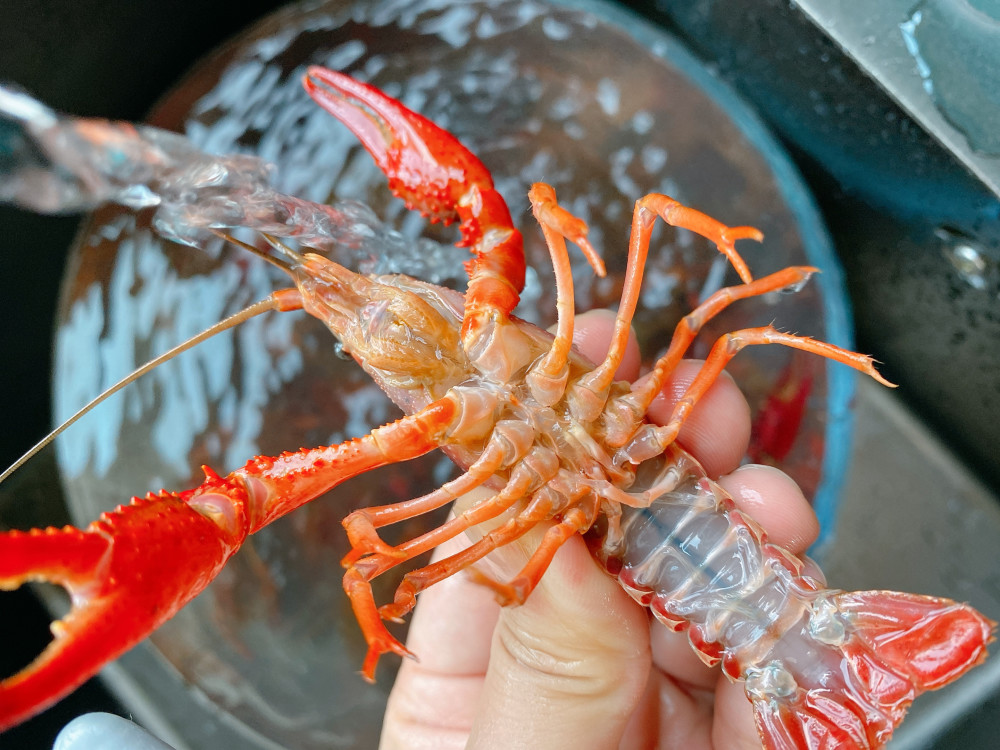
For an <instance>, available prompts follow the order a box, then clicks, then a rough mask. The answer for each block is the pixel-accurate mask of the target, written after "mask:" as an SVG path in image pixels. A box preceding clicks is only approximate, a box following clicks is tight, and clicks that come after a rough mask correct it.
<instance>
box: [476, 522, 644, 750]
mask: <svg viewBox="0 0 1000 750" xmlns="http://www.w3.org/2000/svg"><path fill="white" fill-rule="evenodd" d="M544 530H545V528H544V527H540V528H537V529H535V530H533V531H532V533H530V534H529V535H527V536H526V537H525V538H524V539H522V540H519V541H518V543H516V544H512V545H509V546H507V547H504V548H502V549H500V550H497V551H496V552H494V553H493V554H492V555H491V556H490V562H489V563H488V564H487V565H485V566H483V571H484V572H486V573H487V574H489V575H490V576H491V577H495V578H496V579H497V580H498V581H502V582H506V581H507V580H510V579H512V578H513V577H514V576H515V575H516V574H517V572H518V571H519V570H520V568H521V567H522V566H523V565H524V563H526V562H527V560H528V557H529V556H530V553H531V551H532V550H533V549H534V548H535V546H536V545H537V543H538V542H539V541H540V540H541V537H542V534H543V533H544ZM650 663H651V658H650V645H649V620H648V618H647V616H646V613H645V611H644V610H642V609H641V608H640V607H639V606H638V605H636V604H635V603H634V602H633V601H632V600H631V599H629V597H628V596H627V595H626V594H625V592H624V591H623V590H622V589H621V587H619V586H618V585H616V584H615V582H614V581H613V580H612V579H611V578H610V577H609V576H608V575H607V574H606V573H604V572H603V571H602V570H601V569H600V568H599V567H598V564H597V563H596V562H595V561H594V560H593V558H592V557H591V556H590V553H589V552H588V550H587V547H586V544H585V543H584V541H583V539H582V538H581V537H579V536H574V537H572V538H570V539H569V540H568V541H567V542H566V544H564V545H563V547H562V548H561V549H560V550H559V552H558V553H557V554H556V556H555V558H554V559H553V561H552V564H551V565H550V566H549V569H548V570H547V571H546V573H545V575H544V576H543V577H542V579H541V581H540V582H539V584H538V586H537V588H536V589H535V591H534V592H533V593H532V594H531V595H530V596H529V597H528V599H527V601H526V602H525V603H524V604H522V605H520V606H513V607H505V608H504V609H503V610H502V612H501V615H500V619H499V622H498V624H497V627H496V630H495V631H494V634H493V644H492V648H491V651H490V661H489V667H488V669H487V673H486V679H485V684H484V687H483V693H482V698H481V700H480V704H479V711H478V714H477V718H476V720H475V723H474V724H473V728H472V733H471V737H470V740H469V744H468V747H469V748H508V747H552V748H555V747H573V748H574V750H583V748H617V747H618V743H619V741H620V739H621V737H622V735H623V733H624V731H625V726H626V724H627V722H628V719H629V717H630V715H631V714H632V713H633V711H635V709H636V707H637V706H638V704H639V701H640V699H641V697H642V695H643V691H644V688H645V686H646V680H647V677H648V673H649V669H650Z"/></svg>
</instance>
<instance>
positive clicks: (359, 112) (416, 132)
mask: <svg viewBox="0 0 1000 750" xmlns="http://www.w3.org/2000/svg"><path fill="white" fill-rule="evenodd" d="M304 83H305V87H306V91H308V92H309V95H310V96H312V98H313V99H314V100H315V101H316V102H317V103H318V104H319V105H320V106H321V107H323V108H324V109H325V110H327V111H328V112H329V113H330V114H332V115H333V116H334V117H336V118H337V119H338V120H340V121H341V122H342V123H343V124H344V125H346V126H347V127H348V128H350V130H351V132H352V133H354V135H355V136H356V137H357V138H358V140H359V141H361V143H362V145H364V147H365V148H366V149H367V150H368V153H370V154H371V155H372V158H374V159H375V163H376V164H377V165H378V166H379V168H380V169H381V170H382V171H383V172H384V173H385V175H386V176H387V177H388V180H389V189H390V190H392V192H393V194H394V195H396V196H397V197H399V198H402V199H403V200H404V201H405V202H406V206H407V208H411V209H416V210H418V211H420V212H421V213H422V214H423V215H425V216H427V217H429V218H430V219H431V221H443V222H445V223H450V222H452V221H455V220H458V221H459V222H460V224H459V228H460V229H461V232H462V242H461V243H460V244H461V245H462V246H467V247H469V248H470V249H471V250H472V254H473V259H472V261H471V262H470V263H469V264H468V266H467V271H468V275H469V286H468V289H467V291H466V305H465V318H464V323H463V327H462V337H463V339H464V340H469V339H468V334H470V332H472V335H473V336H474V335H475V330H476V328H477V326H481V325H482V323H481V316H484V315H485V316H490V315H492V316H494V319H495V318H496V317H506V316H507V315H509V314H510V312H511V311H512V310H513V309H514V308H515V307H516V306H517V303H518V300H519V298H520V294H521V290H522V289H523V288H524V247H523V241H522V239H521V233H520V232H518V231H517V229H515V228H514V222H513V221H512V220H511V216H510V209H509V208H508V207H507V202H506V201H505V200H504V199H503V196H501V195H500V193H498V192H497V191H496V189H494V187H493V178H492V176H491V175H490V172H489V170H488V169H486V167H485V166H483V163H482V162H481V161H479V159H478V158H476V156H475V155H473V154H472V153H471V152H470V151H469V150H468V149H467V148H465V147H464V146H463V145H462V144H461V143H460V142H459V140H458V139H457V138H455V136H453V135H452V134H451V133H449V132H447V131H445V130H442V129H441V128H440V127H438V126H437V125H435V124H434V123H432V122H431V121H430V120H428V119H427V118H425V117H423V116H422V115H419V114H417V113H416V112H413V111H411V110H409V109H407V108H406V107H404V106H403V105H402V104H400V103H399V102H398V101H396V100H395V99H392V98H391V97H389V96H386V95H385V94H383V93H382V92H381V91H379V90H378V89H376V88H375V87H374V86H369V85H368V84H365V83H361V82H359V81H355V80H354V79H353V78H350V77H348V76H346V75H344V74H343V73H338V72H336V71H333V70H327V69H326V68H321V67H317V66H314V67H311V68H309V71H308V72H307V74H306V77H305V81H304Z"/></svg>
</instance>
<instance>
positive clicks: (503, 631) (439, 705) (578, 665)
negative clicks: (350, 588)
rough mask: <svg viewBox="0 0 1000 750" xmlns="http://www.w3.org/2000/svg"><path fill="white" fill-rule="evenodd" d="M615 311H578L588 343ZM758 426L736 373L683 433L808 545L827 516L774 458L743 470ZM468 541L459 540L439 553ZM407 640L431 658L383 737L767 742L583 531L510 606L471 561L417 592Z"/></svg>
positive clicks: (402, 740) (732, 689)
mask: <svg viewBox="0 0 1000 750" xmlns="http://www.w3.org/2000/svg"><path fill="white" fill-rule="evenodd" d="M611 320H612V319H611V318H609V317H608V316H606V315H596V316H595V315H593V314H591V315H587V316H580V317H579V318H578V319H577V329H578V335H577V336H576V337H575V340H576V344H577V346H578V348H580V349H581V351H583V353H584V354H586V355H587V356H589V357H590V358H591V359H592V360H594V361H599V360H600V359H602V358H603V356H604V352H605V351H606V349H607V342H608V338H609V335H610V329H611ZM638 367H639V356H638V349H637V347H636V346H635V345H634V341H633V342H630V351H629V355H628V356H627V357H626V361H625V362H624V363H623V365H622V368H621V369H620V370H619V376H620V377H622V378H625V379H629V380H631V379H633V378H634V377H635V375H636V374H637V372H638ZM697 369H698V365H697V363H693V362H685V363H683V364H682V366H681V367H679V368H678V371H677V372H676V373H675V376H674V377H673V378H672V379H671V381H670V383H669V384H668V385H667V387H666V388H665V389H664V396H662V397H661V398H659V399H658V400H657V401H656V402H655V403H654V404H653V407H652V408H651V409H650V412H649V416H650V418H651V419H652V420H653V421H657V422H661V423H662V422H664V421H666V419H668V418H669V415H670V411H671V408H672V403H673V401H675V400H676V399H677V398H678V397H679V396H680V394H681V393H682V392H683V391H684V388H685V387H686V385H687V384H688V383H689V382H690V381H691V380H692V379H693V377H694V375H695V373H696V372H697ZM749 433H750V416H749V408H748V407H747V404H746V401H745V400H744V398H743V396H742V394H741V393H740V392H739V389H738V388H737V387H736V385H735V384H734V383H733V381H732V380H731V379H729V378H728V376H726V377H723V378H720V380H719V381H718V382H717V383H716V384H715V385H714V386H713V387H712V389H711V390H710V391H709V392H708V394H706V396H705V397H704V399H702V401H701V402H700V403H699V405H698V407H697V408H696V409H695V410H694V411H693V413H692V415H691V417H690V419H689V420H688V421H687V422H686V423H685V425H684V427H683V429H682V430H681V432H680V435H679V437H678V441H679V442H680V443H681V444H682V445H683V446H684V447H685V448H686V449H687V450H688V451H690V452H691V453H692V454H693V455H694V456H695V457H696V458H698V460H699V461H701V463H702V465H703V466H704V467H705V470H706V472H707V473H708V475H709V476H711V477H713V478H714V477H718V482H719V484H721V485H722V486H723V488H725V489H726V490H727V491H728V492H729V493H730V494H731V495H732V496H733V499H734V501H735V502H736V504H737V505H738V506H739V507H740V508H741V509H742V510H744V511H746V512H748V514H749V515H751V516H753V518H754V519H756V520H757V522H758V523H760V524H761V525H762V526H763V527H764V528H765V529H766V530H767V533H768V536H769V538H770V540H771V541H772V542H774V543H776V544H778V545H780V546H782V547H784V548H786V549H788V550H789V551H791V552H793V553H795V554H802V553H803V552H804V551H805V550H806V548H808V546H809V545H810V544H811V543H812V542H813V541H814V540H815V538H816V536H817V534H818V531H819V527H818V523H817V521H816V517H815V515H814V514H813V513H812V510H811V508H810V507H809V505H808V503H807V502H806V500H805V498H804V497H803V496H802V493H801V491H800V490H799V489H798V487H797V486H796V485H795V484H794V482H792V480H791V479H789V478H788V477H787V476H786V475H784V474H782V473H781V472H779V471H777V470H775V469H771V468H768V467H763V466H747V467H743V468H740V469H737V468H736V467H737V466H738V465H739V462H740V459H741V458H742V456H743V455H744V453H745V451H746V447H747V442H748V440H749ZM734 470H735V471H734ZM730 472H731V473H730ZM476 499H481V498H475V497H473V498H468V499H463V500H464V501H465V502H468V503H470V504H471V503H472V502H475V500H476ZM460 502H462V501H460ZM542 533H543V530H542V529H536V530H534V531H533V532H532V533H531V534H529V535H527V536H526V537H525V538H524V539H523V540H521V541H520V542H518V543H516V544H513V545H509V546H508V547H505V548H503V549H501V550H498V551H497V552H496V553H494V554H493V555H491V557H490V561H489V565H490V568H489V569H488V570H487V572H488V573H489V574H490V575H491V576H493V577H494V578H496V579H498V580H501V581H502V580H506V579H509V578H511V577H512V576H513V575H514V574H516V573H517V571H518V570H519V569H520V568H521V566H522V565H523V564H524V563H525V562H526V561H527V559H528V556H529V555H530V552H531V550H532V549H533V548H534V546H535V545H536V544H537V543H538V541H539V539H540V535H541V534H542ZM461 546H462V543H460V542H457V541H456V542H452V543H449V544H448V545H444V546H442V547H441V548H440V549H438V550H437V551H436V553H435V556H436V558H438V559H439V558H441V557H444V556H447V555H449V554H453V553H454V552H456V551H458V549H460V548H461ZM811 572H812V574H814V575H817V576H818V575H819V572H818V570H814V571H811ZM407 645H408V647H409V649H410V650H411V651H412V652H414V653H416V654H418V655H419V656H420V661H419V662H417V661H405V662H404V663H403V665H402V667H401V669H400V672H399V676H398V677H397V679H396V684H395V686H394V687H393V691H392V694H391V696H390V698H389V705H388V708H387V710H386V716H385V722H384V725H383V730H382V743H381V747H382V749H383V750H394V749H396V748H408V749H419V748H461V747H469V748H510V747H538V748H572V749H573V750H584V749H585V748H619V747H620V748H635V747H642V748H648V747H655V748H661V749H662V750H666V749H667V748H695V749H697V748H705V749H708V748H715V749H716V750H737V749H743V748H759V747H760V740H759V739H758V737H757V732H756V729H755V727H754V721H753V714H752V710H751V706H750V703H749V702H748V701H747V699H746V697H745V695H744V692H743V687H742V685H741V684H733V683H730V682H729V681H728V680H727V679H726V678H725V677H724V676H723V675H722V674H721V672H720V671H719V670H718V669H709V668H708V667H706V666H704V665H703V664H702V663H701V662H700V661H699V660H698V658H697V656H696V655H695V653H694V652H693V650H692V649H691V647H690V646H689V644H688V643H687V637H686V635H684V634H682V633H680V634H679V633H673V632H670V631H669V630H667V628H665V627H664V626H663V625H661V624H660V623H659V622H657V621H656V620H652V619H651V618H650V617H649V614H648V610H646V609H645V608H643V607H641V606H639V605H638V604H636V603H635V602H634V601H633V600H632V599H631V598H630V597H629V596H628V595H627V594H625V592H624V591H623V590H622V588H621V587H620V586H618V584H617V583H616V582H615V581H614V580H613V579H612V578H611V577H610V576H608V575H607V574H606V573H604V572H603V571H602V570H601V569H600V567H599V566H598V564H597V563H596V562H595V561H594V560H593V558H592V557H591V556H590V554H589V552H588V550H587V548H586V545H585V543H584V542H583V539H582V538H580V537H575V538H573V539H571V540H569V542H567V543H566V544H565V545H564V546H563V548H562V549H560V551H559V553H558V554H557V555H556V556H555V559H554V560H553V562H552V565H551V566H550V567H549V569H548V571H547V572H546V574H545V576H544V577H543V578H542V580H541V582H540V584H539V585H538V587H537V588H536V589H535V591H534V592H533V593H532V594H531V596H530V597H529V598H528V600H527V601H526V602H525V603H524V604H523V605H521V606H519V607H507V608H500V607H499V605H497V603H496V601H495V600H494V598H493V593H492V592H491V591H490V590H488V589H486V588H484V587H482V586H479V585H477V584H475V583H473V582H472V581H471V580H470V579H469V577H468V576H464V575H458V576H453V577H452V578H448V579H446V580H444V581H442V582H441V583H439V584H437V585H435V586H433V587H431V588H430V589H428V590H427V591H425V592H424V593H422V594H421V595H420V599H419V603H418V606H417V608H416V611H415V612H414V616H413V621H412V624H411V626H410V634H409V639H408V644H407Z"/></svg>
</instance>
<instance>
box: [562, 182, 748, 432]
mask: <svg viewBox="0 0 1000 750" xmlns="http://www.w3.org/2000/svg"><path fill="white" fill-rule="evenodd" d="M657 217H660V218H661V219H663V220H664V221H665V222H667V223H668V224H670V225H671V226H675V227H680V228H683V229H688V230H690V231H692V232H695V233H697V234H699V235H701V236H702V237H705V238H706V239H708V240H710V241H711V242H714V243H715V244H716V246H717V247H718V248H719V251H720V252H721V253H723V255H725V256H726V257H727V258H728V259H729V262H730V263H731V264H732V266H733V268H735V269H736V272H737V273H738V274H739V277H740V279H742V281H743V283H744V284H750V283H751V282H752V281H753V276H751V274H750V270H749V269H748V268H747V264H746V262H745V261H744V260H743V258H742V256H741V255H740V254H739V253H738V252H737V251H736V247H735V244H734V243H735V242H736V240H741V239H753V240H757V241H760V240H762V239H763V237H764V235H763V234H761V232H760V231H759V230H758V229H755V228H754V227H729V226H726V225H725V224H723V223H721V222H719V221H716V220H715V219H713V218H711V217H710V216H707V215H706V214H703V213H701V212H700V211H696V210H694V209H692V208H688V207H687V206H684V205H681V204H680V203H678V202H677V201H675V200H674V199H673V198H671V197H669V196H667V195H662V194H660V193H650V194H649V195H646V196H645V197H643V198H640V199H639V200H637V201H636V203H635V209H634V210H633V213H632V229H631V231H630V234H629V246H628V263H627V266H626V271H625V286H624V289H623V290H622V297H621V302H620V303H619V305H618V313H617V315H616V316H615V328H614V332H613V333H612V337H611V346H610V348H609V349H608V354H607V356H606V357H605V358H604V361H603V362H601V364H600V365H598V366H597V367H596V368H595V369H594V370H593V371H592V372H591V373H590V374H588V375H586V376H584V377H582V378H580V380H579V381H578V382H577V384H576V386H575V388H574V391H575V392H576V394H577V398H576V399H574V402H575V403H574V408H575V410H576V412H577V416H578V418H580V419H583V420H586V421H593V420H594V419H596V418H597V416H598V414H600V412H601V410H602V409H603V408H604V405H605V403H606V402H607V397H608V390H609V388H610V387H611V383H612V382H613V380H614V377H615V372H616V371H617V370H618V366H619V365H620V364H621V362H622V359H623V358H624V356H625V351H626V346H627V344H628V336H629V330H630V326H631V324H632V318H633V316H634V315H635V309H636V306H637V305H638V302H639V292H640V290H641V288H642V276H643V269H644V267H645V265H646V258H647V256H648V254H649V241H650V238H651V237H652V233H653V226H654V224H655V222H656V218H657Z"/></svg>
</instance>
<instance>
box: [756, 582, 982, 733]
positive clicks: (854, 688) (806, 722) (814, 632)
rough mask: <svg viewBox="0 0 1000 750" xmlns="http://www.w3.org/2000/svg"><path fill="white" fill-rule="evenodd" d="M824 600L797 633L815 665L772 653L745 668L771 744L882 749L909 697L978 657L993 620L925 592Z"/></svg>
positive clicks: (934, 685)
mask: <svg viewBox="0 0 1000 750" xmlns="http://www.w3.org/2000/svg"><path fill="white" fill-rule="evenodd" d="M831 593H832V592H831ZM827 602H828V606H826V607H825V608H824V609H825V613H823V614H822V615H821V616H820V617H819V618H817V617H816V616H814V617H813V618H812V620H811V621H810V622H809V624H808V625H807V626H806V628H805V629H804V631H803V633H804V632H805V631H806V630H807V631H808V633H809V639H810V640H811V641H812V642H813V645H814V646H815V647H816V648H814V649H813V659H812V661H813V662H814V664H815V666H814V667H812V668H810V669H806V668H805V667H804V666H803V664H799V665H798V666H797V667H792V666H791V664H793V663H794V662H795V661H797V660H786V661H787V665H784V666H783V665H782V663H781V662H780V661H775V662H772V663H771V664H770V665H768V666H766V667H764V668H762V669H757V670H753V671H752V672H751V673H750V674H748V675H747V685H746V688H747V696H748V697H749V698H750V701H751V703H753V707H754V717H755V720H756V722H757V730H758V732H759V734H760V737H761V740H762V741H763V743H764V746H765V747H766V748H768V749H769V750H799V749H808V750H813V749H816V750H819V749H820V748H833V747H836V748H844V749H846V750H855V749H856V750H872V749H873V748H880V747H882V746H883V745H884V744H885V743H886V742H887V741H888V740H889V738H890V736H891V735H892V732H893V730H894V729H895V727H896V726H898V725H899V723H900V722H901V721H902V720H903V717H904V716H905V714H906V711H907V709H908V708H909V706H910V703H912V702H913V699H914V698H916V697H917V696H918V695H919V694H920V693H922V692H924V691H926V690H934V689H937V688H940V687H943V686H944V685H946V684H948V683H950V682H952V681H953V680H955V679H958V678H959V677H961V676H962V675H963V674H965V672H966V671H968V670H969V669H971V668H972V667H974V666H976V665H977V664H979V663H981V662H982V661H983V659H985V658H986V646H987V644H989V643H990V642H991V641H992V640H993V635H992V632H993V628H994V627H995V625H996V623H994V622H992V621H991V620H989V619H988V618H986V617H984V616H983V615H982V614H980V613H979V612H977V611H976V610H974V609H972V608H971V607H969V606H967V605H964V604H959V603H956V602H953V601H950V600H947V599H938V598H935V597H929V596H917V595H913V594H901V593H896V592H892V591H862V592H850V593H838V594H833V595H832V596H830V597H829V599H828V600H827ZM830 647H832V648H830ZM785 666H788V669H786V668H785ZM809 682H811V683H813V684H806V683H809Z"/></svg>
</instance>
